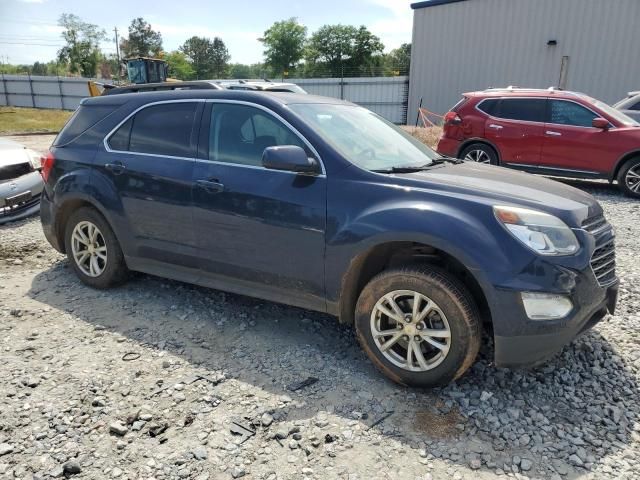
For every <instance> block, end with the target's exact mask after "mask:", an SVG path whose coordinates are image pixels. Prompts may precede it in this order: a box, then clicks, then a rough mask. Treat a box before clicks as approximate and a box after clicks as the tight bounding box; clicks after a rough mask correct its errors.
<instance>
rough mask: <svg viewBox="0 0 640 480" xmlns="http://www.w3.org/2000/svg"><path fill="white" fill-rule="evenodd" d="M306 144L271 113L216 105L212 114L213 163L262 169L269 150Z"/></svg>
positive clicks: (257, 109) (210, 156) (230, 104)
mask: <svg viewBox="0 0 640 480" xmlns="http://www.w3.org/2000/svg"><path fill="white" fill-rule="evenodd" d="M282 145H295V146H298V147H301V148H304V149H305V150H307V148H306V145H305V144H304V142H303V141H302V140H301V139H300V138H299V137H298V136H297V135H296V134H294V133H293V132H292V131H291V130H290V129H289V128H287V126H286V125H284V124H283V123H282V122H280V121H279V120H278V119H276V118H275V117H273V116H272V115H270V114H269V113H267V112H265V111H263V110H261V109H259V108H255V107H250V106H248V105H238V104H232V103H229V104H222V103H221V104H215V103H214V105H213V108H212V110H211V127H210V133H209V159H210V160H213V161H217V162H225V163H235V164H239V165H252V166H259V165H262V154H263V152H264V150H265V149H266V148H267V147H275V146H282Z"/></svg>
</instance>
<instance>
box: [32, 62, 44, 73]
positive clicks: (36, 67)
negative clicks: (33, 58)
mask: <svg viewBox="0 0 640 480" xmlns="http://www.w3.org/2000/svg"><path fill="white" fill-rule="evenodd" d="M46 74H47V64H46V63H40V62H36V63H34V64H33V67H31V75H46Z"/></svg>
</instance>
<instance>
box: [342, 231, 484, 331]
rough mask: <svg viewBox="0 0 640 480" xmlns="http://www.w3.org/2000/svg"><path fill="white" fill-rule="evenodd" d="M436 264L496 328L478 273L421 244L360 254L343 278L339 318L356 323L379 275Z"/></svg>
mask: <svg viewBox="0 0 640 480" xmlns="http://www.w3.org/2000/svg"><path fill="white" fill-rule="evenodd" d="M429 264H431V265H434V266H438V267H440V268H444V269H445V270H447V271H449V272H450V273H452V274H453V275H454V276H455V277H456V278H457V279H458V280H460V281H461V282H462V283H463V284H464V285H465V286H466V287H467V289H468V290H469V292H470V293H471V295H472V297H473V299H474V301H475V302H476V305H477V306H478V309H479V311H480V314H481V317H482V319H483V322H485V323H487V324H490V325H492V324H493V320H492V316H491V309H490V308H489V302H488V298H487V294H486V292H485V291H484V289H483V288H482V286H481V285H482V280H481V279H479V278H478V272H476V273H474V272H473V271H472V269H470V268H468V267H467V266H466V265H465V264H464V263H463V262H462V261H460V260H459V259H457V258H456V257H455V256H454V255H453V254H451V253H450V252H446V251H445V250H443V249H441V248H436V247H433V246H431V245H429V244H427V243H422V242H419V241H388V242H383V243H378V244H376V245H374V246H371V247H369V248H367V250H365V251H363V252H361V253H360V254H359V255H357V256H356V257H355V258H354V259H353V260H352V261H351V264H350V265H349V268H348V270H347V271H346V273H345V274H344V276H343V278H342V286H341V292H340V300H339V305H338V310H339V311H338V317H339V319H340V322H341V323H346V324H353V322H354V314H355V307H356V303H357V301H358V297H359V296H360V293H361V292H362V290H363V288H364V287H365V286H366V284H367V283H368V282H369V281H370V280H371V279H372V278H373V277H374V276H375V275H377V274H378V273H380V272H382V271H384V270H386V269H388V268H394V267H399V266H409V265H429Z"/></svg>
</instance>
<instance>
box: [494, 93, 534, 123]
mask: <svg viewBox="0 0 640 480" xmlns="http://www.w3.org/2000/svg"><path fill="white" fill-rule="evenodd" d="M546 102H547V101H546V100H545V99H544V98H503V99H502V100H500V103H499V104H498V106H497V108H496V111H495V112H494V113H493V116H494V117H498V118H505V119H508V120H521V121H525V122H544V117H545V106H546Z"/></svg>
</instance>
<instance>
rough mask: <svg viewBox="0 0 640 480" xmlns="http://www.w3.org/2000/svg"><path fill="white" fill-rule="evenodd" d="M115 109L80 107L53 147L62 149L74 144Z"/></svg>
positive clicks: (110, 106) (96, 106)
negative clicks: (63, 146) (74, 141)
mask: <svg viewBox="0 0 640 480" xmlns="http://www.w3.org/2000/svg"><path fill="white" fill-rule="evenodd" d="M115 108H116V107H115V106H113V105H80V106H79V107H78V108H77V109H76V111H75V112H74V113H73V115H71V118H69V120H68V121H67V123H66V124H65V126H64V127H63V128H62V130H61V131H60V133H59V134H58V136H57V137H56V138H55V140H54V141H53V146H54V147H60V146H62V145H66V144H68V143H70V142H72V141H73V140H75V139H76V138H78V137H79V136H80V135H82V134H83V133H84V132H86V131H87V130H89V129H90V128H91V127H93V126H94V125H95V124H96V123H98V122H99V121H100V120H102V119H103V118H105V117H106V116H107V115H109V114H110V113H112V112H113V111H114V110H115Z"/></svg>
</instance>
